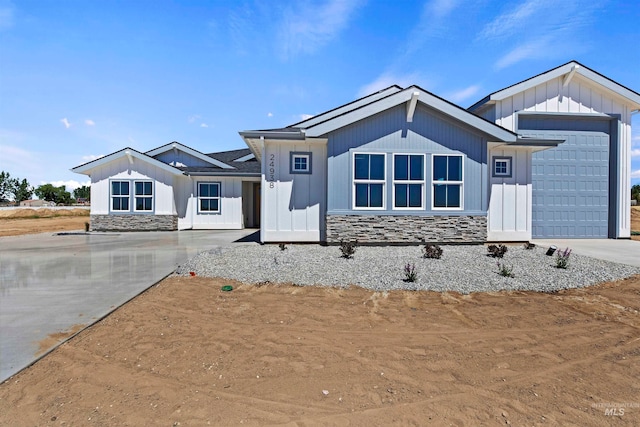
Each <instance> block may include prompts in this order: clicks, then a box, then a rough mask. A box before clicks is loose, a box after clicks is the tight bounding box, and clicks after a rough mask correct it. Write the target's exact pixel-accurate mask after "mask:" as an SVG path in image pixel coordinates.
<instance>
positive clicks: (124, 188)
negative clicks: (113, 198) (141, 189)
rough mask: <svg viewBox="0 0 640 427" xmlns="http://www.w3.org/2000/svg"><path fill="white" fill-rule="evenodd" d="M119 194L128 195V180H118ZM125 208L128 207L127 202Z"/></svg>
mask: <svg viewBox="0 0 640 427" xmlns="http://www.w3.org/2000/svg"><path fill="white" fill-rule="evenodd" d="M120 194H122V195H123V196H128V195H129V181H120ZM127 209H129V204H128V203H127Z"/></svg>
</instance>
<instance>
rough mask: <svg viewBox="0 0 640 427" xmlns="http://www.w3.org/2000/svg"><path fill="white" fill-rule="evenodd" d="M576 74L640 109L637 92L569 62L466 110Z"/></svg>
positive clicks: (577, 63)
mask: <svg viewBox="0 0 640 427" xmlns="http://www.w3.org/2000/svg"><path fill="white" fill-rule="evenodd" d="M576 73H577V74H579V75H581V76H583V77H585V78H587V79H589V80H591V81H593V82H594V83H596V84H598V85H600V86H602V87H604V88H605V89H607V90H609V91H611V92H613V93H615V94H617V95H618V96H621V97H623V98H625V99H627V100H629V101H630V103H632V104H634V105H635V107H636V108H640V94H639V93H638V92H635V91H633V90H631V89H629V88H628V87H626V86H623V85H621V84H620V83H618V82H616V81H614V80H611V79H610V78H608V77H606V76H604V75H602V74H600V73H598V72H597V71H594V70H592V69H590V68H589V67H586V66H584V65H582V64H581V63H579V62H578V61H569V62H567V63H566V64H563V65H560V66H559V67H556V68H553V69H551V70H549V71H545V72H543V73H540V74H538V75H537V76H533V77H531V78H528V79H526V80H523V81H521V82H519V83H516V84H513V85H511V86H508V87H506V88H504V89H500V90H498V91H496V92H493V93H492V94H490V95H488V96H486V97H484V98H483V99H481V100H480V101H478V102H476V103H475V104H473V105H472V106H471V107H469V108H468V110H469V111H475V110H477V109H479V108H480V107H482V106H483V105H485V104H491V103H494V102H496V101H501V100H503V99H505V98H508V97H510V96H513V95H515V94H518V93H521V92H524V91H525V90H527V89H530V88H533V87H535V86H538V85H540V84H542V83H545V82H547V81H549V80H553V79H555V78H558V77H560V76H564V75H567V78H568V79H569V80H570V79H571V77H573V75H574V74H576Z"/></svg>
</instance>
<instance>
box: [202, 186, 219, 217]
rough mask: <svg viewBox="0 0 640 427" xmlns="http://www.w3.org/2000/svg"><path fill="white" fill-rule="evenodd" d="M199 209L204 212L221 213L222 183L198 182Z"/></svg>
mask: <svg viewBox="0 0 640 427" xmlns="http://www.w3.org/2000/svg"><path fill="white" fill-rule="evenodd" d="M198 211H199V212H203V213H220V183H219V182H200V183H198Z"/></svg>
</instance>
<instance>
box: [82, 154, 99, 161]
mask: <svg viewBox="0 0 640 427" xmlns="http://www.w3.org/2000/svg"><path fill="white" fill-rule="evenodd" d="M101 157H104V154H87V155H86V156H82V161H83V162H84V163H87V162H92V161H94V160H96V159H99V158H101Z"/></svg>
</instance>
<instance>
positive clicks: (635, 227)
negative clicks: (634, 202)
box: [631, 206, 640, 240]
mask: <svg viewBox="0 0 640 427" xmlns="http://www.w3.org/2000/svg"><path fill="white" fill-rule="evenodd" d="M631 230H632V231H637V232H639V233H640V206H632V207H631ZM631 238H632V239H633V240H640V236H631Z"/></svg>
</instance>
